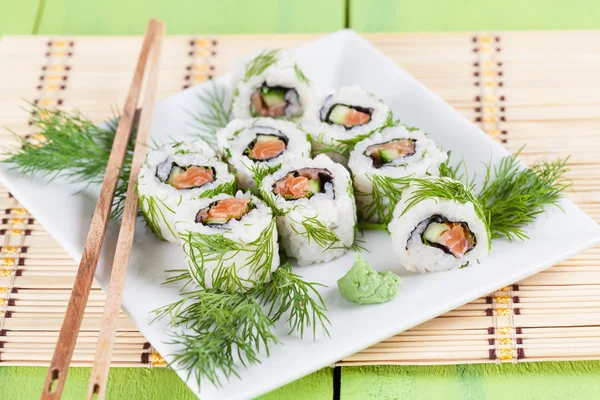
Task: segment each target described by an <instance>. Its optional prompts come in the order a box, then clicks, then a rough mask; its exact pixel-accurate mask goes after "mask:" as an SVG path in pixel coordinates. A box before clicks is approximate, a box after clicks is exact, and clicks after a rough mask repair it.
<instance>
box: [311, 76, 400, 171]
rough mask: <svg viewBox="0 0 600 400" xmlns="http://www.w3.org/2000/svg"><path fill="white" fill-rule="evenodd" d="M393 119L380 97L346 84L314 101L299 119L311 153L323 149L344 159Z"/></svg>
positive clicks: (333, 156) (345, 161)
mask: <svg viewBox="0 0 600 400" xmlns="http://www.w3.org/2000/svg"><path fill="white" fill-rule="evenodd" d="M391 123H392V112H391V110H390V108H389V107H388V106H386V105H385V104H384V103H383V102H382V101H381V100H378V99H377V98H375V96H373V95H372V94H370V93H367V92H365V91H364V90H363V89H362V88H360V87H358V86H346V87H342V88H340V89H338V90H337V91H336V92H332V93H329V94H326V95H324V96H322V97H321V98H319V99H318V100H317V101H315V102H313V103H312V104H311V106H310V107H309V108H308V109H307V111H306V115H305V116H304V118H303V119H302V126H303V127H304V129H305V130H306V131H307V132H310V134H311V139H312V142H313V152H314V153H326V154H328V155H330V157H331V158H332V159H333V160H334V161H336V162H341V163H344V164H345V163H347V162H348V157H349V156H350V151H351V150H352V149H353V147H354V144H356V143H357V142H358V141H360V140H362V139H364V138H366V137H369V136H370V135H371V134H372V133H373V132H374V131H375V130H377V129H379V128H382V127H384V126H387V125H390V124H391Z"/></svg>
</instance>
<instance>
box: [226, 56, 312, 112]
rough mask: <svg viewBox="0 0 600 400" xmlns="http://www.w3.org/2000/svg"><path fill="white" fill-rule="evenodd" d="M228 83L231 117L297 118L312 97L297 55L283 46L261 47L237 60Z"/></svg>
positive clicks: (310, 88)
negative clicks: (265, 48)
mask: <svg viewBox="0 0 600 400" xmlns="http://www.w3.org/2000/svg"><path fill="white" fill-rule="evenodd" d="M231 83H232V86H233V105H232V113H233V117H234V118H252V117H274V118H283V119H288V120H296V119H298V118H300V117H302V115H303V114H304V112H305V110H306V107H308V106H309V105H310V104H311V103H312V102H314V98H315V93H314V89H313V87H312V85H311V83H310V81H309V79H308V78H307V77H306V75H304V72H303V71H302V69H301V68H300V65H299V62H298V60H297V59H296V56H295V55H294V53H292V52H291V51H289V50H286V49H276V50H264V51H261V52H260V53H258V54H255V55H253V56H252V57H250V58H249V59H248V60H245V61H244V62H242V63H240V64H239V65H238V66H237V67H234V69H233V72H232V76H231Z"/></svg>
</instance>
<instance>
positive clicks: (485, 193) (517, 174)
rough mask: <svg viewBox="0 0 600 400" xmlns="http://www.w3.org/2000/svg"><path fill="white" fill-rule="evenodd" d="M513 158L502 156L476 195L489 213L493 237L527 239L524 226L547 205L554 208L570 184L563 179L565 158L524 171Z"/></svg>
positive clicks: (516, 155) (542, 163) (490, 169)
mask: <svg viewBox="0 0 600 400" xmlns="http://www.w3.org/2000/svg"><path fill="white" fill-rule="evenodd" d="M519 153H520V150H519V152H518V153H517V154H515V155H514V156H509V157H504V158H503V159H502V160H501V161H500V163H499V164H498V165H497V166H495V167H492V166H491V163H487V164H486V176H485V179H484V183H483V185H482V189H481V191H480V192H479V195H478V196H477V197H478V199H479V202H480V203H481V204H482V205H483V207H484V208H485V210H486V212H487V213H488V214H489V219H490V230H491V235H492V238H501V237H504V238H507V239H509V240H514V239H519V240H525V239H528V236H527V233H526V232H525V231H524V230H523V227H525V226H527V225H531V224H532V223H533V222H534V220H535V218H536V217H537V216H538V215H540V214H542V213H544V212H545V211H546V208H547V207H548V206H557V207H558V203H559V201H560V199H561V198H562V196H563V195H562V192H563V191H565V190H566V189H568V188H569V186H570V182H569V181H568V180H567V179H565V178H564V174H565V173H566V172H567V170H568V169H567V167H566V163H567V160H568V158H566V159H558V160H556V161H553V162H545V161H540V162H537V163H535V164H534V165H533V166H532V167H531V168H527V167H526V166H525V165H523V164H522V163H521V162H520V161H519V160H518V158H517V157H518V155H519Z"/></svg>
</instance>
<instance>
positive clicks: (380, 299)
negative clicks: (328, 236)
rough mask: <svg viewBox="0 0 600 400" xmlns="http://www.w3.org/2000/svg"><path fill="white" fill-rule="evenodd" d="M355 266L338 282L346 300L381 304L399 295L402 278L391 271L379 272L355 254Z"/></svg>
mask: <svg viewBox="0 0 600 400" xmlns="http://www.w3.org/2000/svg"><path fill="white" fill-rule="evenodd" d="M355 257H356V258H355V260H354V265H352V268H351V269H350V271H348V273H346V275H344V276H343V277H341V278H340V279H339V280H338V281H337V284H338V288H339V289H340V292H341V293H342V296H344V298H345V299H346V300H349V301H352V302H354V303H358V304H379V303H385V302H386V301H389V300H390V299H391V298H393V297H394V296H396V295H397V294H398V285H400V282H401V281H402V280H401V279H400V277H399V276H398V275H396V274H394V273H393V272H390V271H381V272H377V271H375V270H374V269H373V268H371V266H370V265H369V263H368V262H367V260H365V259H364V258H362V257H361V256H360V255H358V254H355Z"/></svg>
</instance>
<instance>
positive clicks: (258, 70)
mask: <svg viewBox="0 0 600 400" xmlns="http://www.w3.org/2000/svg"><path fill="white" fill-rule="evenodd" d="M278 52H279V49H273V50H265V51H263V52H261V53H260V54H259V55H257V56H256V57H254V58H253V59H252V60H251V61H250V62H248V64H246V72H245V74H244V81H245V82H248V81H249V80H250V78H252V77H253V76H257V75H260V74H262V73H263V72H265V70H266V69H267V68H269V67H270V66H271V65H273V64H275V63H276V62H277V53H278Z"/></svg>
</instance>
